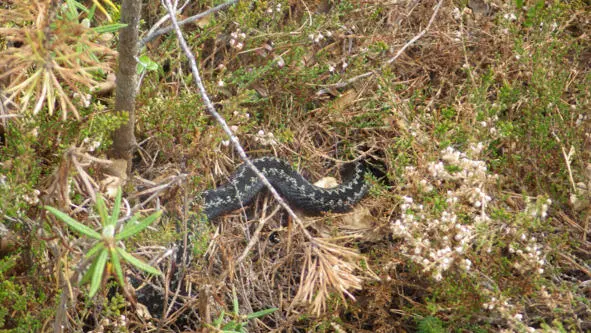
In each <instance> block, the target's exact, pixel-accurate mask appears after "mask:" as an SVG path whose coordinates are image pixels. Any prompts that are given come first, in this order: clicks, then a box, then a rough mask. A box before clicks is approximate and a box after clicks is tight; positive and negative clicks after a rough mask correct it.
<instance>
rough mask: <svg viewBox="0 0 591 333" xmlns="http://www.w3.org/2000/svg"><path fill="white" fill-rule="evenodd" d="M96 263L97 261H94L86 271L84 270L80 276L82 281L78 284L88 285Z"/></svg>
mask: <svg viewBox="0 0 591 333" xmlns="http://www.w3.org/2000/svg"><path fill="white" fill-rule="evenodd" d="M96 262H97V260H96V259H95V260H94V261H93V262H92V263H91V264H90V267H88V269H87V270H86V272H84V275H82V279H81V280H80V284H81V285H83V284H86V283H88V281H90V278H91V277H92V274H94V269H95V268H96Z"/></svg>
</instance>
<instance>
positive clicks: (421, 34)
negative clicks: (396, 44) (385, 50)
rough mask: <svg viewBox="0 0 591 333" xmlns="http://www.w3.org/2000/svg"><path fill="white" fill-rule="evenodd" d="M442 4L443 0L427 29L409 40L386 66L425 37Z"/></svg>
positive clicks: (438, 4)
mask: <svg viewBox="0 0 591 333" xmlns="http://www.w3.org/2000/svg"><path fill="white" fill-rule="evenodd" d="M442 3H443V0H439V2H438V3H437V5H435V8H434V9H433V15H431V18H430V19H429V23H427V26H426V27H425V29H423V30H421V32H419V33H418V34H417V35H416V36H414V37H413V38H412V39H411V40H409V41H408V43H406V44H404V46H403V47H402V48H401V49H400V50H398V52H396V54H395V55H394V56H393V57H392V58H390V60H388V61H387V62H386V64H388V65H389V64H391V63H393V62H394V61H395V60H396V59H398V57H400V55H401V54H402V52H404V51H405V50H406V49H407V48H408V47H409V46H411V45H412V44H414V43H415V42H416V41H417V40H419V38H421V37H423V35H424V34H425V33H427V30H429V28H431V24H433V21H435V17H437V13H438V12H439V8H441V4H442Z"/></svg>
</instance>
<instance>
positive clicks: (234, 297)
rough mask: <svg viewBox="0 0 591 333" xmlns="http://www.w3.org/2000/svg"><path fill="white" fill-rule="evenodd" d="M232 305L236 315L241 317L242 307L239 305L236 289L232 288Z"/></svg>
mask: <svg viewBox="0 0 591 333" xmlns="http://www.w3.org/2000/svg"><path fill="white" fill-rule="evenodd" d="M232 304H233V307H234V314H235V315H237V316H238V315H240V305H239V304H238V296H237V295H236V288H234V286H232Z"/></svg>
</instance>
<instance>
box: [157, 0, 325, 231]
mask: <svg viewBox="0 0 591 333" xmlns="http://www.w3.org/2000/svg"><path fill="white" fill-rule="evenodd" d="M165 5H166V7H167V10H168V12H169V13H170V15H171V17H170V20H171V23H172V25H173V26H174V30H175V32H176V35H177V39H178V41H179V43H180V45H181V48H182V49H183V51H184V52H185V55H186V57H187V58H188V59H189V63H190V64H191V71H192V72H193V79H194V81H195V84H196V85H197V87H198V88H199V93H200V95H201V98H202V99H203V102H204V104H205V107H206V109H207V112H209V114H211V116H212V117H214V118H215V120H216V121H217V122H218V123H219V124H220V126H221V127H222V129H223V130H224V132H226V134H227V135H228V137H230V141H231V142H232V144H233V145H234V149H235V150H236V152H237V153H238V155H240V158H241V159H242V160H243V161H244V163H246V165H248V167H249V168H250V169H251V170H252V171H253V172H254V173H255V174H256V175H257V177H259V179H260V180H261V181H262V182H263V184H265V186H266V187H267V188H268V189H269V192H271V194H272V195H273V197H275V200H277V202H278V203H279V204H280V205H281V206H283V208H285V210H286V211H287V213H288V214H289V215H290V216H291V217H292V218H293V219H294V221H296V222H297V223H298V225H299V226H300V227H301V229H302V232H303V233H304V234H305V236H306V237H307V238H308V239H309V240H310V242H314V238H313V237H312V235H311V234H310V233H309V232H308V231H307V230H306V228H305V227H304V224H303V223H302V221H301V220H300V218H299V217H298V216H297V215H296V213H295V212H294V211H293V210H292V209H291V207H289V205H288V204H287V203H286V202H285V201H284V200H283V198H281V196H280V195H279V193H278V192H277V190H275V188H274V187H273V185H271V183H270V182H269V180H268V179H267V177H265V175H263V174H262V173H261V172H260V171H259V170H258V169H257V168H256V167H255V166H254V164H253V163H252V161H251V160H250V159H249V158H248V156H247V155H246V152H245V151H244V148H242V146H241V145H240V142H239V141H238V138H237V137H236V136H235V135H234V133H233V132H232V130H231V129H230V127H229V126H228V124H227V123H226V120H225V119H224V118H223V117H222V116H221V115H220V114H219V113H218V112H217V111H216V110H215V107H214V105H213V103H212V102H211V100H210V99H209V96H208V95H207V91H206V90H205V86H204V85H203V81H202V80H201V75H200V74H199V69H198V68H197V61H196V60H195V57H194V56H193V53H192V52H191V50H190V49H189V46H188V45H187V42H186V41H185V38H184V37H183V34H182V32H181V28H180V27H179V25H178V23H177V20H176V17H175V16H174V15H173V13H174V12H175V11H174V8H173V7H172V4H171V2H170V0H165Z"/></svg>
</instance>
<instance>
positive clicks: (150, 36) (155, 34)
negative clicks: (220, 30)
mask: <svg viewBox="0 0 591 333" xmlns="http://www.w3.org/2000/svg"><path fill="white" fill-rule="evenodd" d="M238 1H240V0H230V1H228V2H224V3H223V4H220V5H217V6H215V7H213V8H210V9H208V10H206V11H204V12H202V13H199V14H197V15H194V16H191V17H189V18H186V19H184V20H182V21H178V22H177V21H176V16H175V17H174V22H177V24H178V25H183V24H187V23H191V22H195V21H198V20H200V19H202V18H204V17H205V16H207V15H209V14H212V13H215V12H217V11H220V10H222V9H224V8H226V7H228V6H230V5H233V4H235V3H237V2H238ZM167 3H170V2H168V1H167ZM167 9H168V7H167ZM168 15H169V16H171V17H172V16H174V15H173V14H171V13H170V11H169V13H168ZM173 29H175V28H174V27H173V26H172V25H169V26H167V27H166V28H162V29H158V30H156V31H154V32H152V33H150V34H148V35H147V36H146V37H144V38H142V39H141V40H140V48H141V47H143V46H144V45H146V43H149V42H150V41H152V40H153V39H154V38H156V37H159V36H162V35H164V34H167V33H169V32H171V31H172V30H173Z"/></svg>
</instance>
